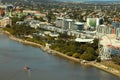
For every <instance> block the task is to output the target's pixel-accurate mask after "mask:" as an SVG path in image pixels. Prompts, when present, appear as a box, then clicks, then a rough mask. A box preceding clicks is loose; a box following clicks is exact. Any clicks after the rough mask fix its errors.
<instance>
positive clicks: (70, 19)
mask: <svg viewBox="0 0 120 80" xmlns="http://www.w3.org/2000/svg"><path fill="white" fill-rule="evenodd" d="M65 20H66V21H73V20H72V19H65Z"/></svg>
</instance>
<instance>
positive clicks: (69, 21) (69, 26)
mask: <svg viewBox="0 0 120 80" xmlns="http://www.w3.org/2000/svg"><path fill="white" fill-rule="evenodd" d="M74 23H75V21H74V20H72V19H65V21H64V28H65V29H69V30H70V29H72V26H73V24H74Z"/></svg>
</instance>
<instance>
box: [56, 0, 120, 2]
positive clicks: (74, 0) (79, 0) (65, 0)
mask: <svg viewBox="0 0 120 80" xmlns="http://www.w3.org/2000/svg"><path fill="white" fill-rule="evenodd" d="M55 1H63V2H84V1H95V2H96V1H102V2H103V1H113V2H114V1H120V0H55Z"/></svg>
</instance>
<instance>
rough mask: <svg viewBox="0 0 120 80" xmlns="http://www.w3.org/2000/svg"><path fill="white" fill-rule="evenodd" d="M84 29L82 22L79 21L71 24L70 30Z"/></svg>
mask: <svg viewBox="0 0 120 80" xmlns="http://www.w3.org/2000/svg"><path fill="white" fill-rule="evenodd" d="M83 29H84V23H81V22H75V23H74V24H73V26H72V30H76V31H78V30H83Z"/></svg>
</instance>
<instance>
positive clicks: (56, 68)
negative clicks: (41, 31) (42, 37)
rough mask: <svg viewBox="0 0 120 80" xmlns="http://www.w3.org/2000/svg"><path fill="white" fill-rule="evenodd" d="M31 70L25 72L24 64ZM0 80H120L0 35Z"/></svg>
mask: <svg viewBox="0 0 120 80" xmlns="http://www.w3.org/2000/svg"><path fill="white" fill-rule="evenodd" d="M25 64H27V65H28V66H29V67H30V68H31V69H30V70H29V71H25V70H24V69H23V68H24V65H25ZM0 80H120V78H119V77H116V76H114V75H112V74H110V73H107V72H104V71H102V70H99V69H97V68H94V67H87V66H83V65H80V64H77V63H74V62H72V61H69V60H66V59H64V58H61V57H59V56H56V55H52V54H48V53H46V52H44V51H42V50H41V49H39V48H36V47H32V46H29V45H24V44H22V43H19V42H16V41H12V40H10V39H9V38H8V36H6V35H4V34H0Z"/></svg>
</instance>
